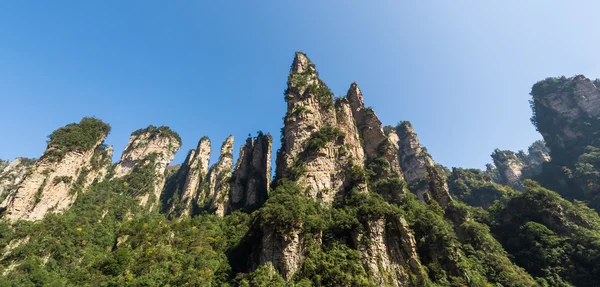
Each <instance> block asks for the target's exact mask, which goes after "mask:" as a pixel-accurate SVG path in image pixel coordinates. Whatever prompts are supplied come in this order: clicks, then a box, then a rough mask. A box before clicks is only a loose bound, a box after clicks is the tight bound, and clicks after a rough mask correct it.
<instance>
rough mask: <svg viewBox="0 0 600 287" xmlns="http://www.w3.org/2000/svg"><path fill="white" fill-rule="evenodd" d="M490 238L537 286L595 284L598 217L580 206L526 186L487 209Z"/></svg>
mask: <svg viewBox="0 0 600 287" xmlns="http://www.w3.org/2000/svg"><path fill="white" fill-rule="evenodd" d="M490 216H491V217H490V220H491V223H492V224H491V226H492V230H493V232H494V234H495V235H496V236H497V237H498V239H499V241H500V242H501V243H502V245H503V246H504V248H506V250H507V251H508V252H509V253H510V254H512V256H514V259H515V262H516V263H517V264H518V265H519V266H522V267H524V268H525V269H526V270H527V271H528V272H529V273H530V274H531V275H533V276H535V277H537V280H538V282H539V283H540V285H542V286H598V285H600V277H598V274H600V267H599V266H598V265H597V264H596V263H597V262H598V260H600V217H598V214H597V213H596V212H594V211H593V210H592V209H590V208H588V207H586V206H585V205H584V204H583V203H581V202H575V203H571V202H568V201H566V200H564V199H562V198H561V197H560V196H559V195H558V194H556V193H555V192H552V191H550V190H547V189H544V188H542V187H541V186H540V185H539V184H537V183H535V182H532V181H527V182H526V185H525V191H524V192H523V193H521V194H518V195H516V196H514V197H512V198H510V199H509V200H506V201H502V202H497V204H495V205H494V206H493V207H492V208H490Z"/></svg>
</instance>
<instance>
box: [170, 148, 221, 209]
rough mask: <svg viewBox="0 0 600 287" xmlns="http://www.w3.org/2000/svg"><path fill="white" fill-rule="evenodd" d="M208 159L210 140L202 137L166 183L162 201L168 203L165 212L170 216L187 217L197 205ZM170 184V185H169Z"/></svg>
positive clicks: (206, 171)
mask: <svg viewBox="0 0 600 287" xmlns="http://www.w3.org/2000/svg"><path fill="white" fill-rule="evenodd" d="M209 160H210V140H209V139H208V137H202V138H201V139H200V141H199V142H198V146H197V147H196V149H192V150H190V151H189V152H188V155H187V157H186V159H185V162H184V163H183V165H182V166H181V167H180V168H179V170H178V171H177V174H176V175H174V177H175V178H174V179H170V180H169V182H171V181H174V182H172V183H171V184H168V185H167V188H166V189H167V190H166V193H165V196H166V197H169V198H165V199H164V201H166V204H167V205H168V209H167V210H166V212H167V213H168V214H169V216H171V217H187V216H190V215H191V213H192V211H193V210H194V209H195V208H197V207H198V205H197V202H198V196H199V194H200V192H201V187H202V184H203V183H204V182H206V180H207V179H206V176H207V174H208V162H209ZM169 185H171V186H169Z"/></svg>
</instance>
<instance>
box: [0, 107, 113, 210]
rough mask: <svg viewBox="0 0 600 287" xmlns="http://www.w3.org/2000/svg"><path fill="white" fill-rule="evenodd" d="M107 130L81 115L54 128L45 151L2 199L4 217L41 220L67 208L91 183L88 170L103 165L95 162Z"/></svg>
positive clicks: (101, 149) (97, 168) (95, 121)
mask: <svg viewBox="0 0 600 287" xmlns="http://www.w3.org/2000/svg"><path fill="white" fill-rule="evenodd" d="M109 132H110V126H109V125H107V124H105V123H103V122H102V121H100V120H98V119H95V118H83V119H82V120H81V121H80V122H79V123H72V124H69V125H66V126H65V127H62V128H59V129H57V130H56V131H54V132H53V133H52V134H51V135H50V136H48V137H49V141H48V147H47V148H46V151H45V152H44V154H43V155H42V156H41V157H40V159H39V160H38V161H36V163H35V166H32V167H31V168H30V169H29V168H28V171H27V172H26V173H25V175H24V178H23V180H22V181H21V182H20V184H19V185H18V187H17V190H16V191H15V192H14V193H12V194H11V195H10V196H9V197H7V198H6V199H5V200H4V201H3V202H2V204H1V207H5V208H6V212H5V214H4V215H5V218H7V219H8V220H11V221H13V220H17V219H24V220H40V219H42V218H44V216H45V215H46V214H47V213H50V212H63V211H65V210H66V209H68V208H69V207H70V206H71V204H72V203H73V202H74V201H75V199H76V197H77V194H78V192H83V191H85V189H86V188H87V186H88V185H89V184H90V183H91V182H89V181H88V180H87V179H88V177H89V176H90V173H91V174H94V173H95V172H97V171H98V170H100V169H101V168H102V166H103V165H101V164H96V163H97V162H98V160H99V159H98V157H102V154H104V152H105V150H104V148H103V147H104V145H103V142H104V138H105V137H106V136H107V135H108V133H109ZM100 161H101V160H100ZM92 177H94V176H93V175H92Z"/></svg>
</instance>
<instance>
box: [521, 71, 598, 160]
mask: <svg viewBox="0 0 600 287" xmlns="http://www.w3.org/2000/svg"><path fill="white" fill-rule="evenodd" d="M595 83H597V82H592V81H591V80H590V79H587V78H586V77H584V76H583V75H579V76H575V77H573V78H565V77H561V78H548V79H546V80H544V81H540V82H538V83H536V84H535V85H534V86H533V88H532V91H531V95H532V101H531V105H532V108H533V117H532V121H533V123H534V124H535V125H536V127H537V129H538V130H539V132H540V133H541V134H542V136H543V137H544V140H545V141H546V145H547V146H548V147H549V148H550V150H552V151H553V158H554V159H555V160H558V161H560V162H561V163H567V164H568V163H569V159H570V160H573V158H572V157H569V156H567V155H563V154H560V153H557V151H560V150H563V149H567V150H568V153H572V154H581V153H582V152H583V149H584V147H585V146H586V145H589V144H590V143H591V140H592V138H591V137H592V135H593V133H594V131H595V130H594V129H595V128H594V126H595V124H594V123H596V122H597V121H596V118H597V116H598V115H600V89H598V87H597V86H596V84H595Z"/></svg>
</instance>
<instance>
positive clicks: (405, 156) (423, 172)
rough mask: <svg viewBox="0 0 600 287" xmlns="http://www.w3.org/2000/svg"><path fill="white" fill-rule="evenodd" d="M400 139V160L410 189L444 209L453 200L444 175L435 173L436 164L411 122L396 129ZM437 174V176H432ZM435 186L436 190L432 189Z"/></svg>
mask: <svg viewBox="0 0 600 287" xmlns="http://www.w3.org/2000/svg"><path fill="white" fill-rule="evenodd" d="M396 133H397V136H398V138H399V142H398V149H399V154H398V155H399V159H400V166H401V167H402V171H404V179H405V180H406V182H407V183H408V185H409V189H410V190H411V191H412V192H413V193H414V194H416V195H417V198H418V199H419V200H424V201H426V199H427V196H428V195H429V196H431V197H432V199H433V200H435V201H436V202H438V203H439V204H440V205H441V206H442V207H446V205H447V204H448V203H449V202H450V201H451V200H452V198H451V196H450V193H449V191H448V186H447V184H446V180H445V178H443V175H441V174H439V173H437V172H435V162H434V161H433V159H432V158H431V155H429V153H428V152H427V150H426V149H425V148H423V147H422V146H421V143H420V142H419V138H418V137H417V134H416V133H415V131H414V129H413V128H412V125H411V124H410V123H409V122H402V123H401V124H400V125H399V126H398V127H397V129H396ZM431 172H435V175H432V174H430V173H431ZM432 186H435V187H436V188H435V189H432V188H431V187H432Z"/></svg>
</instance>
